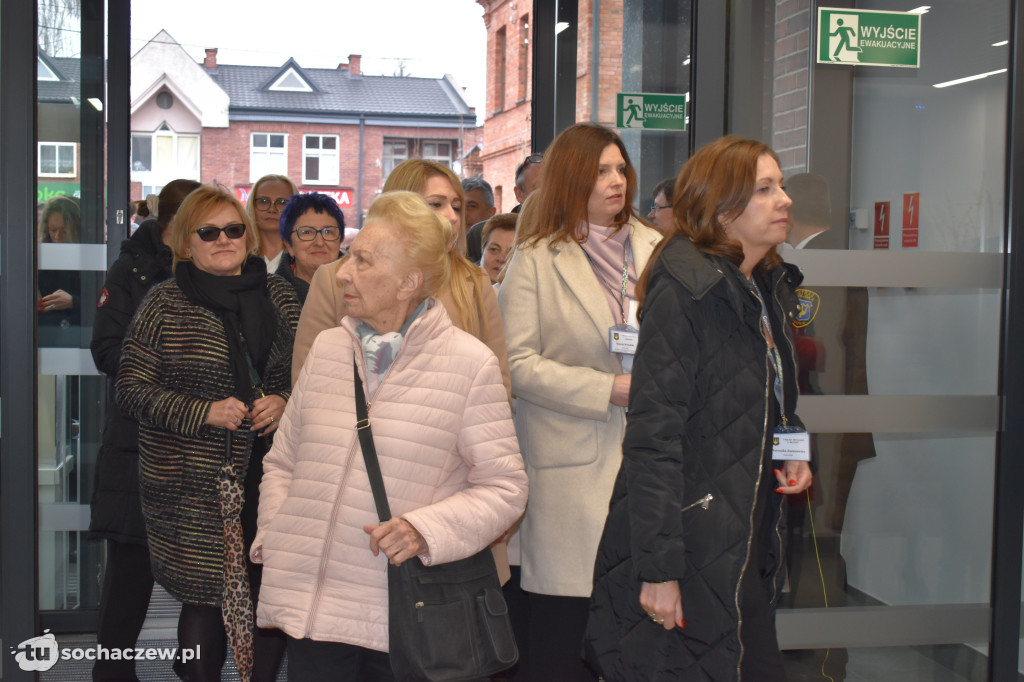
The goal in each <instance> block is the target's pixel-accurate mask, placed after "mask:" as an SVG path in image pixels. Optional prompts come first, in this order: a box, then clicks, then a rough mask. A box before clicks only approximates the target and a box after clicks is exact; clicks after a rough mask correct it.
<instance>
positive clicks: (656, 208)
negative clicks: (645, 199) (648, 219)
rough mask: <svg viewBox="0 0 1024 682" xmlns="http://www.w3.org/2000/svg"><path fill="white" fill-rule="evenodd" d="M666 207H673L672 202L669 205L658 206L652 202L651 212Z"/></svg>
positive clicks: (662, 209)
mask: <svg viewBox="0 0 1024 682" xmlns="http://www.w3.org/2000/svg"><path fill="white" fill-rule="evenodd" d="M666 208H672V204H668V205H667V206H658V205H657V204H651V213H657V212H658V211H664V210H665V209H666Z"/></svg>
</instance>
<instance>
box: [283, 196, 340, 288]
mask: <svg viewBox="0 0 1024 682" xmlns="http://www.w3.org/2000/svg"><path fill="white" fill-rule="evenodd" d="M344 233H345V216H344V215H343V214H342V212H341V209H340V208H338V203H337V202H336V201H334V199H332V198H331V197H329V196H328V195H326V194H320V193H319V192H307V193H305V194H296V195H294V196H293V197H292V198H291V199H290V200H289V201H288V205H287V206H285V207H284V210H283V211H281V241H282V242H283V243H284V249H285V254H284V255H283V256H282V257H281V264H280V265H279V266H278V267H277V271H276V272H277V274H278V275H281V276H282V277H284V278H285V279H286V280H287V281H288V283H289V284H291V285H292V286H293V287H295V293H296V294H298V296H299V303H300V304H304V303H305V302H306V294H308V293H309V283H310V282H312V281H313V275H314V274H315V273H316V269H317V268H318V267H320V266H321V265H324V264H326V263H330V262H331V261H333V260H337V258H338V254H339V252H340V250H341V238H342V235H343V234H344Z"/></svg>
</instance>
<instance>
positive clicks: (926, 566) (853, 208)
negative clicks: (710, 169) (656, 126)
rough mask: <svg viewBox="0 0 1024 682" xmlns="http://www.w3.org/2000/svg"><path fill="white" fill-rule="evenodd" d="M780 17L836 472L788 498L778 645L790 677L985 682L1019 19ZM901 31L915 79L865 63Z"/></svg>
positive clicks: (776, 14)
mask: <svg viewBox="0 0 1024 682" xmlns="http://www.w3.org/2000/svg"><path fill="white" fill-rule="evenodd" d="M773 5H774V6H771V5H769V7H768V13H767V16H768V20H769V21H770V22H771V25H773V26H774V29H775V30H774V40H773V41H772V43H771V44H770V45H769V47H770V48H772V50H771V52H772V58H771V59H770V60H769V62H770V64H771V67H772V70H771V72H770V75H769V76H768V77H767V78H768V83H769V84H770V89H771V91H772V99H771V102H772V104H771V107H770V109H769V112H770V118H769V121H770V134H771V143H772V145H773V146H774V148H775V149H776V150H777V151H778V152H779V154H780V156H781V157H782V159H783V171H784V173H785V174H786V176H787V190H788V191H789V192H790V195H791V198H792V199H793V202H794V203H793V206H792V208H791V211H790V213H791V223H792V226H793V227H792V231H791V233H790V238H789V240H788V243H787V244H785V245H783V256H784V257H785V258H786V260H789V261H791V262H794V263H796V264H798V265H799V266H800V267H801V269H802V270H803V272H804V274H805V276H806V279H805V281H804V284H803V290H802V292H801V300H802V303H803V305H804V311H805V312H804V315H803V319H801V320H799V321H798V322H797V324H796V325H795V326H796V327H797V329H796V335H797V341H798V354H799V360H800V377H799V378H800V383H801V390H802V393H803V395H802V397H801V402H800V412H801V415H802V416H803V418H804V420H805V421H806V423H807V425H808V428H809V429H810V430H811V431H812V432H813V434H814V441H815V446H816V448H815V449H816V452H817V458H818V459H817V461H818V466H819V469H818V473H817V482H816V485H815V486H814V488H813V492H812V494H811V495H810V496H809V497H808V498H807V499H805V500H790V505H789V513H788V517H789V519H788V520H789V540H790V554H789V563H788V568H789V581H788V593H787V598H786V601H785V604H784V606H785V608H784V609H782V610H780V612H779V618H778V625H779V636H780V640H781V641H782V644H783V646H784V647H785V648H789V649H800V650H805V651H802V652H800V653H793V654H791V656H790V659H789V662H790V665H791V666H792V667H791V674H792V675H794V676H796V675H797V674H815V673H822V672H823V673H826V674H828V675H829V676H831V677H832V678H833V679H836V680H839V679H860V678H862V677H863V676H864V675H865V674H867V673H866V671H869V670H875V671H876V672H875V673H874V676H873V679H900V680H933V679H950V680H961V679H962V680H968V679H978V678H979V676H980V678H984V675H985V672H986V667H987V659H986V654H987V645H988V642H989V640H990V632H989V621H990V618H991V609H990V576H991V556H992V549H993V546H992V527H993V504H992V495H991V491H992V489H993V486H994V471H995V462H996V457H995V456H996V434H997V431H998V430H999V408H1000V397H999V371H1000V359H999V358H1000V333H1001V332H1000V330H1001V300H1002V293H1003V292H1002V287H1003V262H1004V251H1005V248H1006V244H1005V237H1004V235H1005V234H1006V231H1007V229H1006V225H1005V219H1004V215H1005V197H1004V191H1005V189H1004V188H1005V186H1006V173H1005V169H1006V165H1007V156H1006V143H1005V141H1006V139H1007V129H1006V125H1007V114H1006V112H1007V90H1008V77H1007V68H1008V67H1009V51H1008V49H1009V48H1008V46H1007V41H1008V38H1009V30H1008V18H1009V16H1010V7H1009V3H1008V2H1005V1H1001V2H991V3H983V4H978V3H973V2H955V1H954V2H945V3H941V4H940V5H935V6H932V7H930V8H929V7H920V8H917V9H911V8H910V7H908V6H906V4H900V3H895V2H892V1H886V0H868V1H862V2H857V3H856V6H855V7H854V8H851V9H849V10H833V11H831V12H824V11H823V12H820V13H819V11H818V8H817V4H816V3H813V2H804V3H782V2H778V3H773ZM908 10H911V12H912V13H911V14H909V15H908V14H906V13H907V11H908ZM879 12H898V13H901V14H898V15H885V14H879ZM903 21H910V22H917V21H919V22H920V28H919V33H918V34H917V36H916V41H918V44H917V46H916V52H917V54H916V57H918V58H919V60H920V64H919V66H918V67H917V68H894V67H886V66H874V65H867V64H866V63H870V64H878V63H880V61H879V58H878V50H877V49H875V48H877V47H878V46H879V44H880V43H882V42H884V41H879V40H872V38H871V37H872V36H873V35H874V34H873V33H872V30H873V29H872V28H870V27H872V26H876V25H882V22H885V26H886V27H887V26H889V25H890V24H892V25H896V22H903ZM899 25H902V24H899ZM844 26H845V27H846V28H850V29H858V30H857V31H856V32H855V33H849V34H847V35H846V41H845V42H844V40H843V38H844V29H843V27H844ZM890 42H891V41H890ZM905 42H906V43H909V42H910V40H907V41H905ZM953 44H956V45H957V46H958V47H957V49H956V50H955V51H953V50H948V49H945V47H946V46H949V45H953ZM819 54H820V55H823V57H822V58H821V59H820V60H819ZM885 59H888V57H883V58H881V61H884V60H885ZM893 61H895V59H894V60H893ZM733 106H734V107H736V106H739V103H738V102H734V103H733ZM807 650H813V651H807Z"/></svg>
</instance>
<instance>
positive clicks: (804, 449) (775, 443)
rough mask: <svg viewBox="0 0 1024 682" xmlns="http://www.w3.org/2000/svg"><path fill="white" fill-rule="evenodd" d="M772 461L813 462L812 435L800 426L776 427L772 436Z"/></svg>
mask: <svg viewBox="0 0 1024 682" xmlns="http://www.w3.org/2000/svg"><path fill="white" fill-rule="evenodd" d="M772 459H778V460H782V461H794V462H810V461H811V435H810V434H809V433H807V432H806V431H804V430H803V429H802V428H800V427H799V426H786V425H782V426H776V427H775V433H773V434H772Z"/></svg>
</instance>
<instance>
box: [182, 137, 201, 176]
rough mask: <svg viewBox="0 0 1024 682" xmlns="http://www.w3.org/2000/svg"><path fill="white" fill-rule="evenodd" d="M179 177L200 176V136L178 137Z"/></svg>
mask: <svg viewBox="0 0 1024 682" xmlns="http://www.w3.org/2000/svg"><path fill="white" fill-rule="evenodd" d="M178 177H180V178H195V179H198V178H199V138H198V137H193V136H191V135H182V136H180V137H178Z"/></svg>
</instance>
